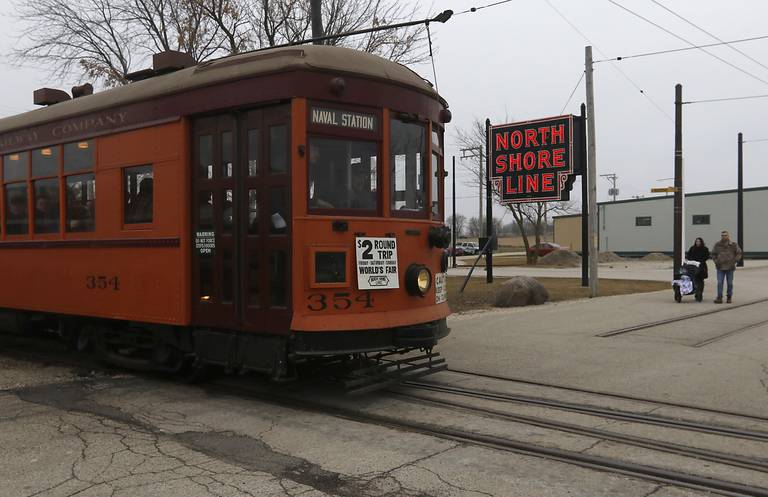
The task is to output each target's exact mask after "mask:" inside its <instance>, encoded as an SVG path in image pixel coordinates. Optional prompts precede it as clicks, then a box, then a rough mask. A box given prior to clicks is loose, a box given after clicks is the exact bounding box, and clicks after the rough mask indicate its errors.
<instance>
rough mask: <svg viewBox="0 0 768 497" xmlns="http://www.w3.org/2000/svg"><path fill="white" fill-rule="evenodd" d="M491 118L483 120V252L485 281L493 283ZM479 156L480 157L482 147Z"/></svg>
mask: <svg viewBox="0 0 768 497" xmlns="http://www.w3.org/2000/svg"><path fill="white" fill-rule="evenodd" d="M490 131H491V120H490V119H486V120H485V147H486V148H485V236H486V237H487V238H488V240H487V241H486V245H487V246H488V250H487V251H486V252H485V281H486V283H493V242H491V239H492V238H493V202H492V201H491V200H492V198H491V154H490V150H489V149H488V142H489V135H490ZM480 157H482V149H481V154H480Z"/></svg>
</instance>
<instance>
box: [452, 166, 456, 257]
mask: <svg viewBox="0 0 768 497" xmlns="http://www.w3.org/2000/svg"><path fill="white" fill-rule="evenodd" d="M451 178H453V231H452V232H453V241H452V243H451V247H452V248H453V249H452V250H451V254H452V257H453V267H454V268H455V267H456V236H457V235H456V156H455V155H454V156H453V169H452V170H451Z"/></svg>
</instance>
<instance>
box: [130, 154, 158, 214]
mask: <svg viewBox="0 0 768 497" xmlns="http://www.w3.org/2000/svg"><path fill="white" fill-rule="evenodd" d="M123 188H124V195H125V197H124V204H123V207H124V216H125V217H124V219H125V224H140V223H141V224H143V223H151V222H152V219H153V210H154V209H153V207H154V206H153V204H154V189H155V188H154V172H153V171H152V166H139V167H129V168H126V169H124V172H123Z"/></svg>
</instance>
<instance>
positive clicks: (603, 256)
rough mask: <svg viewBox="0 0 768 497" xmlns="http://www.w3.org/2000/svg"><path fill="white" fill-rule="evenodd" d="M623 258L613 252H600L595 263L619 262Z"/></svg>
mask: <svg viewBox="0 0 768 497" xmlns="http://www.w3.org/2000/svg"><path fill="white" fill-rule="evenodd" d="M623 260H624V258H623V257H620V256H618V255H616V254H615V253H614V252H600V253H599V254H597V262H621V261H623Z"/></svg>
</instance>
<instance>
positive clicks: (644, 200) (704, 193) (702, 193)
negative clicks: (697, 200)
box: [597, 186, 768, 205]
mask: <svg viewBox="0 0 768 497" xmlns="http://www.w3.org/2000/svg"><path fill="white" fill-rule="evenodd" d="M764 190H768V186H755V187H752V188H744V192H757V191H764ZM724 193H738V190H737V189H736V188H733V189H731V190H713V191H711V192H695V193H686V194H685V197H686V198H687V197H703V196H706V195H721V194H724ZM673 198H674V197H673V196H672V195H664V196H661V195H659V196H657V197H643V198H629V199H626V200H617V201H615V202H611V201H607V202H598V203H597V205H611V204H627V203H630V202H647V201H650V200H663V199H669V200H671V199H673Z"/></svg>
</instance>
